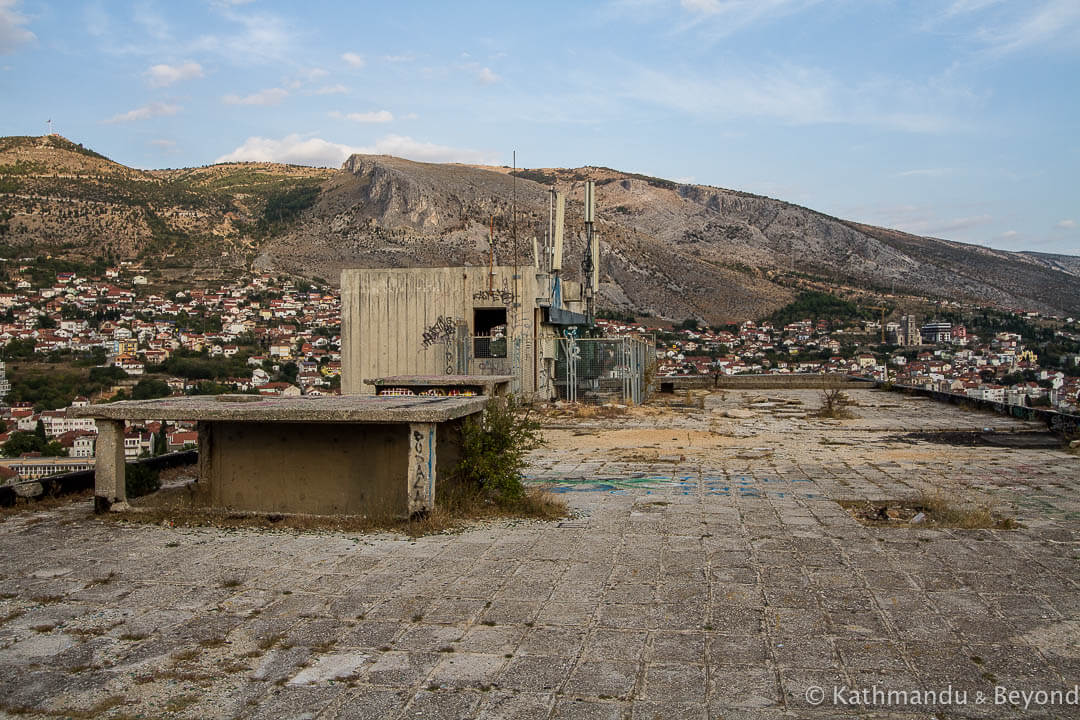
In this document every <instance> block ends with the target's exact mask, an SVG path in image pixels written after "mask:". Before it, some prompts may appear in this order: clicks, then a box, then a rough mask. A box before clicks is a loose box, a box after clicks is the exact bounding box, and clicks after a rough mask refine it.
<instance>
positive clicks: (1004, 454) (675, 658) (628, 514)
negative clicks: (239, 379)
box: [0, 391, 1080, 718]
mask: <svg viewBox="0 0 1080 720" xmlns="http://www.w3.org/2000/svg"><path fill="white" fill-rule="evenodd" d="M757 394H758V393H756V392H754V391H747V392H744V391H739V392H727V393H724V394H717V395H712V396H710V397H708V398H706V400H705V403H704V407H703V408H676V409H668V410H662V409H654V408H641V409H633V410H630V411H627V412H626V413H625V414H623V415H616V416H615V417H610V418H607V419H602V418H594V419H578V420H572V421H571V420H566V419H559V420H553V421H551V423H550V424H552V425H554V426H556V428H555V429H550V430H548V431H547V434H548V435H549V437H550V440H551V444H550V445H549V446H548V447H547V448H545V449H543V450H540V451H538V452H536V453H535V454H534V456H533V461H532V466H531V468H530V477H531V479H532V481H534V482H545V483H550V484H551V485H552V487H553V488H554V489H555V491H556V492H559V493H561V495H562V497H564V498H565V499H566V500H567V501H568V502H569V504H570V506H571V508H572V510H573V513H574V516H573V517H572V518H569V519H568V520H566V521H563V522H553V523H540V522H524V521H521V522H501V523H493V524H485V525H479V526H476V527H474V528H471V529H468V530H466V531H464V532H459V533H453V534H444V535H434V536H429V537H423V538H417V539H410V538H405V537H401V536H393V535H388V534H381V535H371V536H352V535H342V534H335V533H306V534H290V533H278V532H259V531H251V530H243V531H238V530H218V529H209V528H208V529H176V528H169V527H157V526H146V525H122V524H114V523H109V522H105V521H102V520H101V519H99V518H95V517H94V516H93V515H91V514H90V511H89V510H90V509H89V507H81V506H80V507H77V508H65V509H61V510H56V511H48V512H40V513H35V514H24V515H18V516H14V517H9V518H7V519H6V520H4V521H3V522H0V549H2V550H3V552H2V553H0V621H3V622H2V624H0V708H4V711H5V712H6V713H8V714H13V713H18V716H19V717H55V716H63V715H65V714H76V713H81V714H80V715H79V716H81V717H135V716H140V717H182V718H218V717H223V718H233V717H236V718H316V717H317V718H415V717H433V718H473V717H477V718H533V717H535V718H594V717H595V718H654V717H655V718H706V717H710V718H721V717H722V718H781V717H785V718H786V717H792V718H803V717H810V718H835V717H888V718H923V717H934V716H936V717H946V718H949V717H1003V718H1005V717H1008V718H1012V717H1032V718H1035V717H1076V716H1078V715H1080V708H1078V707H1077V706H1076V705H1068V704H1061V703H1062V702H1066V701H1067V700H1068V698H1067V697H1064V696H1063V697H1062V698H1061V700H1060V701H1059V702H1058V704H1055V705H1048V704H1046V703H1045V702H1044V703H1041V704H1040V703H1038V702H1037V701H1038V700H1039V699H1040V696H1029V697H1030V698H1031V700H1030V701H1029V706H1028V708H1027V709H1026V710H1025V709H1024V708H1023V703H1024V700H1023V697H1022V696H1017V695H1013V696H1012V697H1011V698H1010V697H1009V696H1008V695H1004V696H1001V695H1000V693H1002V692H1004V693H1009V692H1027V693H1037V692H1038V691H1044V692H1047V693H1049V692H1052V691H1058V692H1063V691H1065V690H1067V689H1070V688H1072V687H1073V685H1074V684H1076V683H1077V682H1080V647H1078V641H1080V592H1078V587H1077V580H1078V579H1080V575H1078V573H1077V566H1078V563H1077V559H1078V557H1080V552H1078V548H1077V540H1078V537H1077V530H1078V519H1080V500H1078V499H1077V492H1076V491H1077V485H1078V484H1080V458H1078V457H1076V456H1074V455H1069V454H1066V453H1064V452H1061V451H1056V450H1046V449H1012V448H998V447H985V446H980V447H963V446H956V445H949V444H935V443H931V442H926V441H925V440H913V439H907V438H905V435H906V434H907V433H909V432H915V431H920V432H927V431H942V432H946V431H974V430H978V431H980V432H982V431H983V430H984V428H993V429H994V430H995V431H996V432H1013V431H1023V430H1028V429H1034V426H1032V425H1029V424H1025V423H1022V422H1017V421H1014V420H1010V419H1008V418H1002V417H999V416H995V415H989V414H983V413H968V412H965V411H962V410H959V409H957V408H954V407H947V406H942V405H937V404H934V403H933V402H931V401H927V400H921V399H914V398H907V397H905V396H901V395H896V394H886V393H878V392H871V391H852V392H851V395H852V396H853V397H854V398H855V399H856V400H857V402H858V403H859V406H858V407H855V408H853V412H854V413H855V415H856V418H855V419H851V420H841V421H823V420H819V419H817V418H815V417H813V416H812V415H811V414H809V413H807V412H806V411H805V408H811V409H813V408H816V406H817V405H818V393H817V392H815V391H783V392H778V391H769V392H768V395H767V397H762V398H757V397H755V395H757ZM770 398H772V399H770ZM800 403H801V404H800ZM800 408H803V409H800ZM729 409H736V410H747V411H748V412H749V414H750V417H744V418H733V417H725V415H726V412H725V411H726V410H729ZM737 414H742V413H737ZM932 488H942V489H943V491H944V492H945V493H947V494H948V495H949V496H950V497H954V498H956V501H957V502H961V503H989V504H991V505H992V506H993V507H994V508H995V509H997V510H998V511H1001V512H1005V513H1008V514H1011V515H1013V516H1014V517H1016V518H1018V519H1019V520H1020V521H1021V523H1022V524H1023V527H1022V528H1021V529H1019V530H1014V531H997V530H935V529H911V528H903V529H901V528H876V527H875V528H869V527H864V526H862V525H859V524H858V523H857V522H856V521H855V520H854V519H852V518H851V517H850V516H849V515H848V514H847V513H846V512H845V511H844V510H843V509H842V508H841V507H840V506H839V505H838V504H837V503H836V502H835V501H836V500H839V499H868V500H882V499H884V500H888V499H895V498H899V497H911V496H912V495H913V494H915V493H918V492H919V491H922V490H926V489H932ZM813 687H820V688H822V690H823V691H824V692H825V698H824V701H823V702H822V704H820V705H818V706H816V707H814V706H811V705H810V704H809V703H808V700H807V691H808V689H810V688H813ZM950 687H951V688H952V690H953V699H952V700H951V702H945V703H938V705H937V707H927V706H926V705H922V704H918V703H917V702H913V700H914V699H915V697H916V696H915V695H914V693H915V692H919V693H921V692H925V691H936V692H938V693H945V692H946V691H947V690H948V688H950ZM998 687H1000V688H1003V689H1004V690H1002V691H998V690H996V688H998ZM834 688H844V689H845V690H841V691H840V692H841V693H842V697H843V698H844V699H845V700H846V701H847V703H848V704H846V705H845V704H843V703H841V704H839V705H838V704H837V703H836V700H835V696H834V694H833V693H834V690H833V689H834ZM875 688H876V689H878V690H880V691H882V692H888V691H893V692H894V693H897V692H901V691H904V692H907V693H908V696H907V701H906V702H901V700H900V698H899V697H898V696H896V695H894V696H893V697H892V698H889V697H887V696H885V697H881V696H879V697H877V698H875V697H873V695H872V694H871V695H870V696H869V697H868V698H866V699H867V700H868V701H869V702H868V703H859V702H855V703H852V702H851V701H852V700H853V699H856V698H854V697H853V696H852V695H851V693H852V692H865V691H872V690H873V689H875ZM960 693H966V695H965V696H964V698H965V699H966V701H967V704H965V705H960V704H958V703H957V699H958V697H959V696H960ZM976 693H983V695H982V702H981V703H980V702H978V699H979V696H978V695H976ZM995 693H998V695H995ZM999 697H1004V699H1006V700H1008V699H1012V700H1014V701H1015V702H1014V704H1012V705H1010V704H1000V703H998V699H999ZM810 699H815V696H814V695H813V692H811V694H810ZM1052 699H1053V698H1052V697H1051V696H1047V698H1046V700H1047V701H1050V700H1052ZM1016 703H1018V705H1017V704H1016ZM934 713H937V715H934Z"/></svg>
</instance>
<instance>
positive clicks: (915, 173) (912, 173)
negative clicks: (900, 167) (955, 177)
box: [894, 168, 954, 177]
mask: <svg viewBox="0 0 1080 720" xmlns="http://www.w3.org/2000/svg"><path fill="white" fill-rule="evenodd" d="M953 172H954V171H953V169H952V168H924V169H920V170H904V171H903V172H898V173H896V175H895V176H894V177H942V176H944V175H952V174H953Z"/></svg>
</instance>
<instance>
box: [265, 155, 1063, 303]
mask: <svg viewBox="0 0 1080 720" xmlns="http://www.w3.org/2000/svg"><path fill="white" fill-rule="evenodd" d="M516 174H517V178H516V182H515V178H513V177H511V171H510V170H509V169H508V168H479V167H470V166H463V165H432V164H425V163H415V162H410V161H407V160H401V159H398V158H391V157H384V156H363V155H356V156H353V157H352V158H350V159H349V160H348V161H347V162H346V163H345V165H344V167H343V168H342V170H341V172H340V173H338V174H337V175H336V176H334V178H333V179H332V180H330V181H329V182H328V183H327V185H326V186H324V189H323V192H322V194H321V195H320V196H319V199H318V200H317V202H316V203H315V205H314V207H313V208H312V209H311V210H310V211H309V212H308V213H306V214H305V215H304V217H303V218H302V220H301V222H300V223H299V224H298V225H297V226H296V227H295V228H294V229H292V230H291V231H289V232H287V233H285V234H283V235H282V236H280V237H276V238H273V239H272V240H270V241H269V242H268V243H267V244H265V245H264V246H263V251H262V253H261V254H260V258H259V263H260V264H261V265H263V266H265V267H287V268H289V269H291V270H294V271H296V272H308V273H315V274H320V275H322V276H324V277H332V276H334V275H335V273H336V271H337V270H338V269H340V268H341V267H345V266H349V265H359V266H377V267H391V266H400V265H429V264H460V263H463V262H465V263H483V262H485V261H486V252H487V238H488V232H489V223H490V218H491V217H492V216H494V218H495V231H496V237H497V243H496V246H497V251H498V252H499V259H500V260H501V261H503V262H508V261H510V259H511V258H512V256H513V254H514V239H513V238H514V236H515V233H514V232H513V231H512V229H513V224H512V223H511V222H510V218H511V212H510V208H511V206H512V205H513V206H514V207H516V211H517V212H516V219H517V222H516V237H517V248H518V251H519V256H520V255H525V256H527V257H529V258H531V248H532V238H533V237H534V236H535V237H538V238H543V237H544V235H545V233H546V231H547V223H548V208H549V205H548V202H549V201H548V195H547V189H548V187H550V186H552V185H554V186H555V187H557V188H558V189H560V190H563V191H565V192H567V193H568V194H569V197H570V203H569V206H568V213H567V229H568V232H569V234H570V240H569V242H568V245H567V249H566V258H567V261H566V265H567V267H568V268H569V269H570V274H571V276H575V275H576V274H575V270H576V268H577V267H578V266H579V264H580V260H581V258H582V256H583V252H584V245H583V241H582V239H581V238H580V236H579V234H580V230H581V228H582V223H581V198H582V190H581V186H582V182H583V181H584V180H586V179H592V180H595V181H596V183H597V208H598V210H597V214H598V221H599V222H598V228H599V232H600V233H601V249H602V260H601V282H602V288H601V297H602V299H603V301H602V304H604V305H608V306H611V307H616V308H621V309H626V310H630V311H636V312H648V313H650V314H654V315H663V316H666V317H670V318H683V317H687V316H690V315H694V316H698V317H701V318H704V319H706V320H709V321H724V320H733V319H742V318H746V317H754V316H758V315H761V314H764V313H765V312H767V311H769V310H771V309H773V308H775V307H777V306H779V305H782V304H783V303H784V302H786V301H787V300H788V299H790V297H791V295H792V289H791V286H792V285H793V284H794V282H795V280H796V279H797V278H799V277H811V278H817V279H821V280H824V281H826V282H828V283H831V284H835V285H846V286H852V287H857V288H864V289H865V288H869V289H876V290H878V291H879V292H880V293H882V294H891V293H900V292H902V293H907V294H912V295H918V296H922V297H930V298H941V299H955V300H968V301H973V302H978V303H985V304H995V305H1000V306H1004V307H1011V308H1027V309H1038V310H1041V311H1046V312H1067V313H1076V312H1078V311H1080V276H1078V275H1077V274H1076V273H1075V271H1070V270H1069V269H1068V268H1069V266H1068V261H1067V260H1065V259H1058V260H1053V261H1052V260H1049V259H1045V258H1043V259H1039V258H1033V257H1031V256H1029V255H1026V254H1021V253H1010V252H1003V251H998V250H990V249H987V248H982V247H978V246H974V245H965V244H962V243H956V242H950V241H946V240H937V239H933V238H922V237H917V236H913V235H908V234H905V233H901V232H897V231H893V230H886V229H883V228H876V227H872V226H867V225H860V224H858V223H852V222H847V221H843V220H839V219H837V218H833V217H829V216H826V215H823V214H821V213H817V212H814V211H812V210H808V209H806V208H803V207H799V206H797V205H792V204H790V203H785V202H782V201H778V200H773V199H771V198H766V197H761V196H757V195H751V194H748V193H742V192H736V191H732V190H723V189H720V188H714V187H706V186H701V185H682V184H677V183H673V182H671V181H668V180H662V179H658V178H650V177H644V176H640V175H634V174H630V173H623V172H618V171H615V170H610V169H608V168H597V167H588V168H579V169H573V170H565V169H545V170H525V171H518V172H517V173H516ZM1061 257H1062V258H1066V257H1067V256H1061Z"/></svg>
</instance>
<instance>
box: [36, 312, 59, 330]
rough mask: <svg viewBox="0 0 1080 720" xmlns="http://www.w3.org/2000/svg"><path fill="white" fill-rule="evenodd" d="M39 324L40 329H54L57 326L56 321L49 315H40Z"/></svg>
mask: <svg viewBox="0 0 1080 720" xmlns="http://www.w3.org/2000/svg"><path fill="white" fill-rule="evenodd" d="M37 326H38V329H39V330H52V329H54V328H55V327H56V321H55V320H53V319H52V318H51V317H49V316H48V315H38V319H37Z"/></svg>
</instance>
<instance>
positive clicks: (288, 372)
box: [278, 360, 300, 383]
mask: <svg viewBox="0 0 1080 720" xmlns="http://www.w3.org/2000/svg"><path fill="white" fill-rule="evenodd" d="M278 374H279V376H280V377H281V381H282V382H287V383H295V382H296V376H297V375H299V374H300V368H299V366H297V364H296V363H294V362H292V361H291V360H290V361H289V362H287V363H285V364H283V365H282V366H281V369H280V370H279V372H278Z"/></svg>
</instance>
